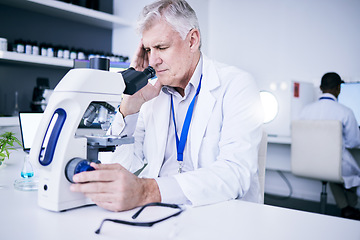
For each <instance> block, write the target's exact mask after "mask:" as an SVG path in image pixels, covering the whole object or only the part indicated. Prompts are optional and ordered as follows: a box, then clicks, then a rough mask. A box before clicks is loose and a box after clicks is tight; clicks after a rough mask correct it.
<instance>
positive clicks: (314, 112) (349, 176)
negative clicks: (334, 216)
mask: <svg viewBox="0 0 360 240" xmlns="http://www.w3.org/2000/svg"><path fill="white" fill-rule="evenodd" d="M341 83H344V81H342V80H341V78H340V76H339V75H338V74H337V73H335V72H329V73H326V74H325V75H324V76H323V77H322V79H321V85H320V89H321V91H322V95H321V96H320V97H319V100H318V101H317V102H315V103H312V104H310V105H308V106H306V107H305V108H304V109H303V110H302V112H301V114H300V118H301V119H311V120H312V119H315V120H316V119H320V120H339V121H341V123H342V126H343V145H344V148H343V156H342V177H343V179H344V184H338V183H329V185H330V188H331V191H332V193H333V195H334V198H335V201H336V204H337V206H338V207H339V208H340V209H341V216H342V217H345V218H351V219H357V220H360V211H359V210H358V209H356V208H355V207H356V205H357V202H358V196H357V187H358V186H360V168H359V166H358V165H357V163H356V161H355V159H354V158H353V156H352V155H351V153H350V152H349V150H347V149H348V148H355V147H360V130H359V124H358V122H357V121H356V118H355V115H354V113H353V112H352V110H351V109H349V108H348V107H346V106H344V105H342V104H340V103H338V101H337V98H338V96H339V94H340V90H341Z"/></svg>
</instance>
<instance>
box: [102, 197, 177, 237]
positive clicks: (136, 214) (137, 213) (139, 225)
mask: <svg viewBox="0 0 360 240" xmlns="http://www.w3.org/2000/svg"><path fill="white" fill-rule="evenodd" d="M150 206H158V207H168V208H176V209H179V211H177V212H175V213H174V214H171V215H169V216H167V217H164V218H161V219H159V220H156V221H151V222H130V221H125V220H120V219H110V218H105V219H104V220H102V222H101V224H100V227H99V228H98V229H97V230H96V231H95V233H96V234H100V231H101V228H102V226H103V224H104V223H105V222H114V223H121V224H125V225H130V226H138V227H152V226H153V225H155V224H157V223H159V222H163V221H165V220H167V219H169V218H172V217H175V216H178V215H180V214H181V213H182V212H183V211H184V209H183V208H181V207H180V206H179V205H177V204H169V203H160V202H154V203H148V204H146V205H144V206H142V207H141V208H140V209H139V210H138V211H137V212H136V213H135V214H134V215H133V216H132V217H131V218H132V219H136V218H137V217H138V216H139V215H140V213H141V212H142V211H143V210H144V209H145V208H147V207H150Z"/></svg>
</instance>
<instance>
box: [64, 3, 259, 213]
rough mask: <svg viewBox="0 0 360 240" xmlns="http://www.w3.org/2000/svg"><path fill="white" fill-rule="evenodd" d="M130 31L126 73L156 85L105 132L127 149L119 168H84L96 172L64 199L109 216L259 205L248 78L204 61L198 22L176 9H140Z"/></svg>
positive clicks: (128, 100) (253, 100) (255, 103)
mask: <svg viewBox="0 0 360 240" xmlns="http://www.w3.org/2000/svg"><path fill="white" fill-rule="evenodd" d="M138 24H139V32H140V34H141V37H142V38H141V41H140V43H139V47H138V49H137V52H136V54H135V56H134V58H133V59H132V63H131V66H132V67H134V68H135V69H136V70H138V71H143V70H144V69H145V68H146V67H147V66H149V65H151V66H152V67H153V68H154V69H155V70H156V75H157V81H156V83H155V84H154V85H153V84H151V83H149V84H148V85H147V86H145V87H144V88H143V89H141V90H140V91H139V92H137V93H136V94H134V95H132V96H124V98H123V100H122V102H121V105H120V108H119V112H118V113H117V115H116V116H115V119H114V122H113V124H112V126H111V128H110V129H109V133H110V134H118V135H121V136H125V135H127V136H134V137H135V143H134V144H133V145H130V146H129V145H128V146H126V145H123V146H119V147H118V149H117V151H116V153H115V155H116V158H117V159H118V162H119V163H121V164H117V163H116V164H92V166H93V167H94V168H95V169H96V170H95V171H92V172H83V173H79V174H77V175H75V176H74V181H75V182H77V183H81V184H73V185H72V186H71V190H72V191H75V192H82V193H84V194H86V196H88V197H89V198H91V199H92V200H93V201H94V202H95V203H96V204H97V205H99V206H101V207H103V208H106V209H109V210H112V211H123V210H127V209H132V208H134V207H138V206H141V205H144V204H146V203H150V202H166V203H175V204H189V205H193V206H199V205H205V204H213V203H217V202H220V201H227V200H230V199H243V200H247V201H253V202H260V201H261V193H260V188H259V180H258V165H257V161H258V147H259V143H260V141H261V137H262V122H263V111H262V107H261V102H260V96H259V90H258V88H257V86H256V84H255V81H254V80H253V78H252V77H251V75H250V74H248V73H247V72H245V71H243V70H240V69H238V68H235V67H231V66H227V65H224V64H221V63H218V62H215V61H213V60H210V59H209V58H207V57H206V56H205V55H204V54H202V52H201V50H200V49H201V37H200V28H199V24H198V20H197V17H196V14H195V12H194V10H193V9H192V8H191V7H190V5H189V4H188V3H187V2H186V1H184V0H162V1H157V2H155V3H153V4H150V5H148V6H145V7H144V9H143V12H142V14H141V15H140V18H139V22H138ZM141 168H144V169H143V170H142V171H141V173H140V175H139V176H136V175H134V174H133V172H135V171H137V170H138V169H141Z"/></svg>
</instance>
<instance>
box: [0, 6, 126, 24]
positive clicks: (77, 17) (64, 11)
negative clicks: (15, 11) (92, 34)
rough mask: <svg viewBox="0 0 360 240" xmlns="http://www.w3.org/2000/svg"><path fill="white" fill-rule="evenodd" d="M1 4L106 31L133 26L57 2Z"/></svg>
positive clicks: (102, 14) (92, 11)
mask: <svg viewBox="0 0 360 240" xmlns="http://www.w3.org/2000/svg"><path fill="white" fill-rule="evenodd" d="M1 3H3V4H7V5H11V6H15V7H19V8H24V9H27V10H31V11H35V12H40V13H43V14H47V15H50V16H53V17H60V18H64V19H69V20H73V21H78V22H82V23H86V24H89V25H93V26H98V27H102V28H106V29H114V28H118V27H131V26H132V24H131V23H130V22H128V21H126V20H125V19H122V18H120V17H117V16H115V15H112V14H109V13H104V12H100V11H95V10H92V9H88V8H85V7H81V6H77V5H73V4H70V3H65V2H60V1H56V0H2V1H1Z"/></svg>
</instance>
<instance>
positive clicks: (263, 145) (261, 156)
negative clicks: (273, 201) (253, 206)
mask: <svg viewBox="0 0 360 240" xmlns="http://www.w3.org/2000/svg"><path fill="white" fill-rule="evenodd" d="M266 152H267V133H266V132H263V134H262V138H261V142H260V146H259V152H258V171H259V172H258V173H259V183H260V191H261V203H264V191H265V163H266Z"/></svg>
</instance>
